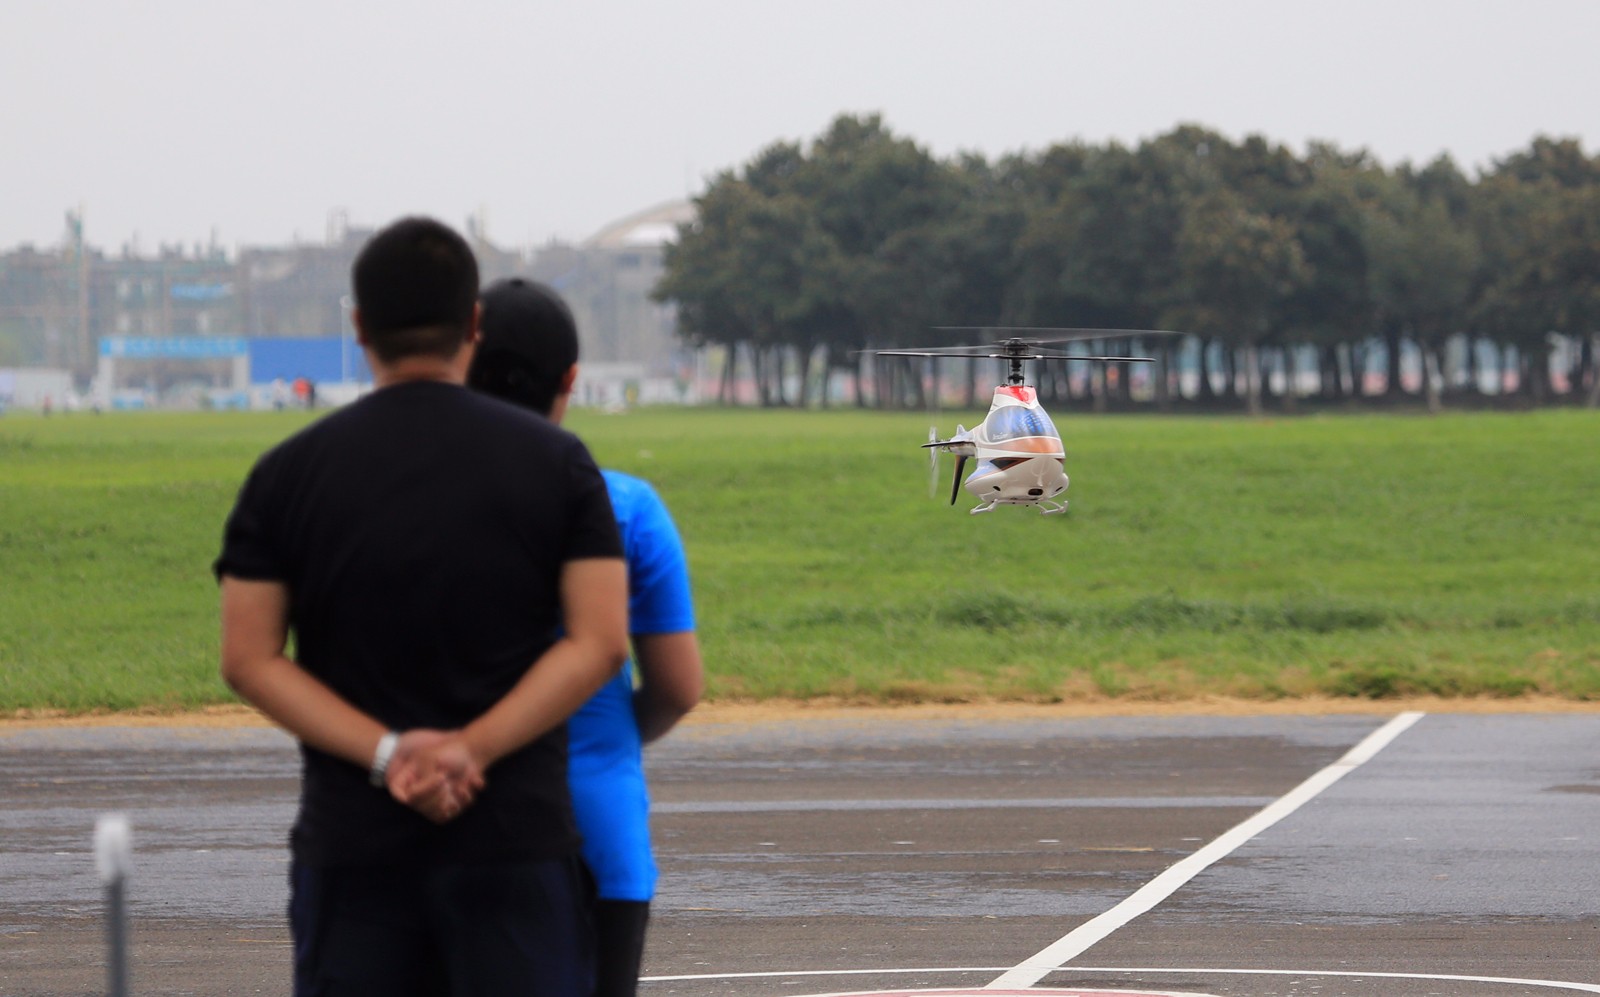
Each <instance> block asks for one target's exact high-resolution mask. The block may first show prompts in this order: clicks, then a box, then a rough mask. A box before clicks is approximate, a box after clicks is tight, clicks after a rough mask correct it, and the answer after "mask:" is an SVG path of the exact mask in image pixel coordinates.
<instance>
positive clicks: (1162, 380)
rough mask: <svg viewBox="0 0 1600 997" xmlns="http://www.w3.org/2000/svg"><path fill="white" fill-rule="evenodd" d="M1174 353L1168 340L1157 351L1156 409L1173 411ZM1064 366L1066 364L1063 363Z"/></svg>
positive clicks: (1155, 376)
mask: <svg viewBox="0 0 1600 997" xmlns="http://www.w3.org/2000/svg"><path fill="white" fill-rule="evenodd" d="M1172 354H1173V348H1172V344H1171V343H1168V342H1163V343H1162V344H1161V349H1160V351H1159V352H1158V353H1156V369H1155V373H1154V374H1153V375H1152V376H1153V377H1154V379H1155V389H1156V411H1158V412H1171V411H1172V383H1171V382H1170V381H1169V380H1168V377H1170V376H1171V371H1172V368H1173V363H1172ZM1063 366H1065V365H1064V364H1063Z"/></svg>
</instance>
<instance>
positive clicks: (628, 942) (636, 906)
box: [594, 900, 650, 997]
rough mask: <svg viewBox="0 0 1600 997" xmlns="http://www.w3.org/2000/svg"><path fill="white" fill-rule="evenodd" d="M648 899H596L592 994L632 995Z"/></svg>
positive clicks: (640, 959) (636, 982) (636, 984)
mask: <svg viewBox="0 0 1600 997" xmlns="http://www.w3.org/2000/svg"><path fill="white" fill-rule="evenodd" d="M649 920H650V901H648V900H597V901H595V905H594V927H595V951H596V957H597V958H596V962H595V986H594V997H634V994H636V993H638V991H639V965H640V963H642V962H643V961H644V929H645V924H646V923H647V922H648V921H649Z"/></svg>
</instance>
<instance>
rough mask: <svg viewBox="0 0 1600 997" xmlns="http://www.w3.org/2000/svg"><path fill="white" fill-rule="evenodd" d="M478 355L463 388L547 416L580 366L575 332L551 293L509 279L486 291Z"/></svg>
mask: <svg viewBox="0 0 1600 997" xmlns="http://www.w3.org/2000/svg"><path fill="white" fill-rule="evenodd" d="M479 300H480V301H481V302H482V304H483V317H482V319H481V320H480V321H479V325H478V331H479V334H480V338H479V340H478V351H477V353H476V354H474V356H473V358H472V367H471V369H470V370H468V371H467V386H468V387H470V388H474V389H476V390H478V391H482V392H483V393H484V394H488V395H493V396H495V397H496V398H501V399H504V400H505V401H508V402H512V403H513V404H516V405H521V406H523V407H524V408H530V409H533V410H534V411H535V412H538V413H539V414H540V415H549V414H550V410H551V408H552V407H554V405H555V400H556V395H557V393H558V392H560V390H561V379H562V377H563V376H565V375H566V373H567V371H568V370H569V369H570V368H571V367H572V365H573V364H575V363H577V362H578V326H577V323H576V322H574V321H573V319H572V310H571V309H570V308H568V307H567V303H566V302H565V301H563V300H562V299H561V295H559V294H557V293H556V292H555V290H554V289H553V288H550V287H547V286H546V285H544V284H541V283H539V282H538V281H532V280H526V279H524V278H522V277H512V278H511V279H509V280H501V281H496V282H495V283H493V284H491V285H489V286H488V287H486V288H484V290H483V295H482V297H481V298H480V299H479Z"/></svg>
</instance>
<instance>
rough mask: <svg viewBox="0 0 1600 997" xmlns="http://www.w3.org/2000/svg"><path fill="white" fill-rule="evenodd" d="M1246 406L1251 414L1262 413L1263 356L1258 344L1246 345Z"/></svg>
mask: <svg viewBox="0 0 1600 997" xmlns="http://www.w3.org/2000/svg"><path fill="white" fill-rule="evenodd" d="M1244 390H1245V407H1246V409H1247V410H1248V411H1249V413H1250V414H1251V415H1260V414H1261V357H1260V354H1259V351H1258V350H1257V349H1256V344H1255V343H1253V342H1251V343H1246V344H1245V347H1244Z"/></svg>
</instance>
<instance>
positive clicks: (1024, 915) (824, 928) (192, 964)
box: [0, 711, 1600, 997]
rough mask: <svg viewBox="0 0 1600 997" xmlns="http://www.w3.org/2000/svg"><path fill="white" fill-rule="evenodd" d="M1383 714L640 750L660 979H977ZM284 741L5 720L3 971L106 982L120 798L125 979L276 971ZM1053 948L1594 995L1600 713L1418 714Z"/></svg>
mask: <svg viewBox="0 0 1600 997" xmlns="http://www.w3.org/2000/svg"><path fill="white" fill-rule="evenodd" d="M1386 719H1387V718H1385V717H1379V716H1361V715H1332V716H1271V717H1199V716H1196V717H1161V718H1066V717H1063V718H1040V717H1031V718H1030V717H1022V718H1011V719H1007V718H1005V717H1004V716H993V715H988V714H975V715H974V716H973V717H972V718H971V719H951V718H944V719H929V718H915V717H896V716H895V715H893V714H886V713H883V712H879V711H874V712H872V713H869V714H862V715H860V716H852V715H849V714H845V715H840V716H823V717H811V718H806V717H803V716H802V717H798V718H794V719H786V720H782V721H773V722H767V723H761V724H752V723H740V722H729V723H721V722H701V723H696V724H693V725H690V726H686V727H685V728H683V729H681V730H680V731H678V732H676V733H674V734H673V735H672V736H671V737H670V738H669V739H667V740H666V741H665V742H663V743H662V744H661V745H659V746H658V747H656V748H653V749H652V750H651V753H650V766H651V774H652V784H653V786H654V791H655V797H656V819H655V823H656V828H657V839H658V840H657V843H658V853H659V857H660V862H661V867H662V882H661V888H660V892H659V894H658V896H657V899H656V902H655V905H654V911H655V920H654V921H653V926H652V929H651V936H650V943H649V948H648V951H647V954H646V963H645V972H646V975H647V980H646V982H644V983H643V984H642V985H641V997H666V995H669V994H670V995H674V997H676V995H686V997H702V995H707V997H708V995H723V994H726V995H736V997H745V995H748V997H769V995H776V994H786V995H800V994H819V993H831V992H840V991H867V990H910V989H926V988H950V987H983V986H986V985H992V984H994V983H995V982H996V981H997V979H998V978H999V977H1000V976H1001V974H1003V973H1006V972H1007V971H1008V970H1014V969H1015V967H1018V966H1019V965H1021V964H1023V963H1025V962H1026V961H1027V960H1029V959H1030V957H1032V956H1034V955H1035V954H1036V953H1039V952H1041V950H1044V949H1046V948H1047V947H1050V946H1051V945H1052V944H1053V943H1055V942H1057V940H1058V939H1062V938H1063V936H1066V935H1068V933H1069V932H1073V930H1074V929H1076V928H1078V927H1079V926H1080V925H1083V924H1084V923H1085V922H1087V921H1089V920H1090V919H1091V918H1094V917H1096V915H1101V914H1105V913H1106V912H1115V910H1121V909H1122V908H1121V907H1119V905H1121V904H1123V902H1124V901H1125V900H1126V899H1127V898H1129V897H1130V896H1132V895H1134V894H1135V893H1138V892H1139V891H1140V890H1141V888H1143V887H1146V884H1150V883H1151V882H1152V881H1153V880H1156V878H1157V877H1158V876H1160V875H1161V874H1162V873H1163V871H1164V870H1167V869H1169V868H1171V867H1173V866H1174V865H1175V864H1177V863H1180V862H1183V861H1185V860H1186V859H1188V857H1190V856H1193V855H1195V853H1196V852H1198V851H1200V850H1201V849H1202V848H1203V847H1205V846H1206V845H1207V844H1208V843H1210V842H1212V841H1214V840H1215V839H1217V838H1218V837H1219V836H1221V835H1223V834H1225V833H1226V832H1228V831H1229V829H1230V828H1233V827H1235V825H1238V824H1239V823H1240V822H1241V821H1244V820H1246V819H1247V818H1250V817H1251V816H1252V815H1254V814H1257V813H1258V812H1259V811H1261V810H1262V809H1263V808H1264V807H1268V806H1269V805H1272V804H1273V802H1274V801H1275V800H1277V799H1278V798H1279V797H1281V796H1283V795H1284V794H1285V793H1289V792H1290V791H1291V790H1294V789H1295V787H1297V786H1299V785H1300V784H1301V783H1302V782H1303V781H1304V780H1306V779H1307V778H1308V777H1311V776H1313V775H1314V774H1315V773H1318V772H1319V771H1320V770H1322V769H1324V767H1326V766H1329V765H1331V764H1333V763H1335V762H1336V761H1338V760H1339V759H1340V758H1341V757H1342V756H1344V755H1345V753H1346V751H1348V750H1349V749H1350V748H1351V747H1352V746H1354V745H1356V744H1357V743H1358V742H1360V741H1362V739H1363V738H1365V737H1367V736H1368V735H1369V734H1371V733H1372V732H1373V731H1375V730H1377V729H1378V728H1380V727H1382V726H1383V725H1384V723H1385V721H1386ZM297 765H298V760H297V756H296V754H295V751H294V748H293V745H292V742H291V741H290V740H289V739H288V738H287V737H285V736H284V735H282V734H280V733H278V732H276V731H272V730H267V729H262V728H253V727H252V728H242V729H207V728H190V727H173V728H154V727H114V726H111V727H92V728H25V727H10V728H7V727H3V726H0V995H7V997H10V995H16V997H22V995H32V994H88V993H98V992H102V991H103V988H104V984H105V968H104V937H103V931H104V925H103V921H102V908H103V898H102V887H101V885H100V883H99V881H98V879H97V878H96V875H95V871H94V864H93V860H92V855H91V839H92V834H93V828H94V824H95V820H96V819H97V818H98V817H99V816H100V815H101V814H103V813H107V812H122V813H125V814H126V815H127V816H128V819H129V821H130V823H131V825H132V828H133V841H134V856H135V857H134V869H133V877H132V879H131V881H130V884H129V899H130V908H131V912H132V918H133V959H132V977H133V989H134V992H135V993H139V994H188V993H193V994H222V993H240V994H252V993H260V994H270V995H281V994H287V993H288V992H289V987H288V959H289V952H288V942H287V934H286V930H285V925H284V916H283V911H284V907H285V904H286V901H287V889H286V885H285V870H286V866H287V852H286V844H285V839H286V833H287V828H288V826H289V823H290V821H291V819H292V817H293V812H294V805H295V793H296V789H297ZM1086 930H1087V929H1086ZM1051 965H1055V964H1054V963H1049V964H1047V965H1046V966H1045V968H1043V969H1041V970H1039V972H1038V973H1037V974H1036V978H1035V979H1033V980H1031V982H1033V983H1035V984H1036V985H1038V986H1041V987H1054V988H1071V989H1074V990H1077V991H1084V990H1095V989H1099V990H1124V991H1129V990H1138V991H1184V992H1189V993H1201V994H1214V995H1219V997H1220V995H1245V994H1249V995H1259V997H1275V995H1318V997H1341V995H1367V994H1384V995H1394V997H1410V995H1423V994H1450V995H1459V997H1479V995H1484V997H1487V995H1494V997H1500V995H1509V994H1523V993H1528V994H1553V993H1600V714H1559V715H1558V714H1544V715H1540V714H1516V715H1472V714H1432V715H1428V716H1425V717H1423V718H1422V719H1421V720H1420V721H1418V722H1417V723H1416V724H1414V725H1413V726H1411V727H1410V728H1409V729H1406V730H1404V732H1403V733H1400V734H1399V735H1398V736H1396V737H1395V738H1394V740H1393V742H1392V743H1389V744H1388V745H1387V746H1385V747H1383V749H1382V750H1381V751H1379V752H1378V753H1377V754H1376V755H1375V756H1373V757H1372V758H1371V759H1370V760H1369V761H1366V762H1365V763H1364V764H1362V765H1360V767H1358V768H1354V769H1353V770H1351V771H1349V773H1348V774H1347V775H1345V776H1344V777H1343V778H1341V779H1339V780H1338V781H1336V782H1333V783H1332V785H1330V786H1328V787H1327V788H1325V789H1323V790H1322V791H1321V792H1320V793H1317V794H1316V795H1314V796H1313V797H1312V798H1310V799H1309V801H1308V802H1306V803H1305V804H1304V805H1303V806H1301V807H1299V809H1296V810H1294V811H1293V812H1292V813H1289V814H1288V815H1287V816H1285V817H1283V818H1282V819H1281V820H1280V821H1278V822H1277V823H1275V824H1272V825H1271V826H1270V827H1267V828H1266V829H1265V830H1262V831H1261V832H1260V833H1257V834H1255V835H1254V836H1253V837H1250V838H1249V839H1248V840H1244V841H1242V843H1240V844H1239V845H1238V847H1237V848H1233V849H1231V850H1229V851H1228V852H1227V853H1226V854H1225V855H1223V856H1222V857H1220V858H1219V859H1218V860H1217V861H1215V862H1214V863H1212V864H1209V865H1207V866H1205V867H1204V868H1203V869H1202V870H1201V871H1199V872H1197V873H1196V874H1194V875H1193V878H1192V879H1190V880H1188V881H1186V882H1184V883H1183V884H1182V885H1181V886H1179V887H1177V888H1176V889H1175V890H1174V891H1172V892H1170V895H1166V896H1163V897H1161V899H1160V900H1159V902H1157V903H1155V904H1154V906H1153V907H1151V909H1149V910H1148V911H1147V912H1144V913H1141V914H1138V915H1137V916H1130V917H1129V918H1128V919H1127V920H1126V923H1121V924H1119V925H1118V926H1116V927H1115V929H1114V930H1112V931H1110V932H1109V933H1108V934H1106V935H1105V937H1104V938H1103V939H1101V940H1099V941H1097V942H1095V943H1094V944H1092V945H1091V946H1089V947H1088V948H1087V949H1086V950H1084V951H1082V952H1081V953H1077V954H1075V955H1074V956H1073V957H1072V958H1071V959H1070V961H1069V962H1067V964H1066V965H1065V966H1064V967H1062V968H1059V969H1056V970H1054V971H1050V969H1049V966H1051ZM1382 974H1393V975H1382ZM1508 980H1510V981H1514V982H1507V981H1508Z"/></svg>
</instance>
